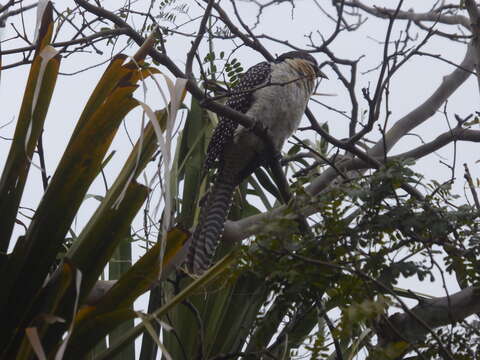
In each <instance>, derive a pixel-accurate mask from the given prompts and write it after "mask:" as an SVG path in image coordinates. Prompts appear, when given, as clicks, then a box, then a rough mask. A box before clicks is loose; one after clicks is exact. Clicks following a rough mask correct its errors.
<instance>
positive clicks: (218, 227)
mask: <svg viewBox="0 0 480 360" xmlns="http://www.w3.org/2000/svg"><path fill="white" fill-rule="evenodd" d="M220 179H222V177H221V176H219V177H218V178H217V181H216V183H215V185H214V186H213V189H212V190H211V192H210V194H209V195H208V198H207V201H206V202H205V204H204V205H203V206H202V210H201V213H200V221H199V223H198V225H197V228H196V229H195V232H194V233H193V235H192V241H191V244H190V248H189V249H188V254H187V267H188V269H189V271H191V272H192V273H194V274H201V273H203V272H204V271H205V270H206V269H208V267H209V266H210V264H211V262H212V259H213V256H214V254H215V250H216V248H217V246H218V244H219V242H220V238H221V237H222V234H223V228H224V225H225V221H226V219H227V216H228V212H229V210H230V206H231V203H232V197H233V192H234V190H235V186H236V185H235V183H234V182H233V181H225V179H222V180H220Z"/></svg>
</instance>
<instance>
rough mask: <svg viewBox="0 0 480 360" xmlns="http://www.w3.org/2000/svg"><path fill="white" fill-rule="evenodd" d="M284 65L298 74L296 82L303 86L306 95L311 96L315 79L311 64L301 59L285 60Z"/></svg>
mask: <svg viewBox="0 0 480 360" xmlns="http://www.w3.org/2000/svg"><path fill="white" fill-rule="evenodd" d="M286 63H287V64H288V65H289V66H290V67H291V68H292V69H293V70H294V71H295V72H296V73H297V74H298V81H299V82H300V83H301V84H302V85H304V86H305V88H306V89H307V91H308V93H309V94H312V93H313V90H314V89H315V83H316V79H317V76H316V73H315V69H314V67H313V66H312V64H311V63H310V62H309V61H306V60H303V59H287V60H286Z"/></svg>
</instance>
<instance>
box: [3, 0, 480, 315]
mask: <svg viewBox="0 0 480 360" xmlns="http://www.w3.org/2000/svg"><path fill="white" fill-rule="evenodd" d="M178 2H179V3H181V1H178ZM264 2H265V1H264ZM317 2H318V3H321V4H325V8H326V9H328V10H329V11H330V12H331V7H330V6H329V5H328V4H329V3H330V2H322V1H320V0H319V1H317ZM224 3H226V1H224ZM365 3H366V4H369V5H372V4H376V5H383V4H386V5H387V6H394V5H395V4H396V3H397V2H396V1H395V2H394V1H386V0H385V1H365ZM431 3H432V2H426V1H422V2H419V1H415V0H407V1H405V2H404V6H403V7H402V9H404V10H407V9H410V8H413V9H415V10H416V11H425V10H427V9H428V8H429V6H431ZM72 4H73V2H72V1H65V2H64V5H62V6H72ZM103 4H104V6H105V7H107V8H110V9H113V8H114V7H115V5H116V4H117V2H116V1H113V0H109V1H104V2H103ZM137 4H138V6H140V7H141V6H142V4H143V2H142V1H140V2H138V3H137ZM190 5H191V11H192V14H195V13H196V12H197V11H198V7H196V6H195V5H194V3H193V2H192V3H191V4H190ZM238 5H239V7H240V12H241V14H242V16H244V17H245V19H246V20H247V21H248V23H249V24H253V23H254V21H255V14H256V11H255V10H256V8H255V6H253V5H252V4H251V3H248V2H246V1H238ZM56 6H57V7H59V6H60V2H57V3H56ZM136 6H137V5H136ZM187 18H188V17H187V16H184V17H182V16H178V19H177V21H178V22H181V20H184V19H185V20H186V19H187ZM11 21H12V19H10V20H9V21H8V23H9V22H11ZM14 21H17V20H14ZM25 23H26V24H27V29H28V31H29V33H30V34H31V37H32V36H33V29H34V25H35V10H33V11H29V12H27V13H26V14H25ZM17 25H18V23H17ZM164 25H168V26H171V24H167V23H165V24H164ZM387 25H388V24H387V21H385V20H378V19H374V18H373V17H371V16H369V17H368V20H367V21H366V22H365V23H364V24H363V25H362V27H361V28H360V29H359V30H358V31H355V32H348V33H344V34H342V35H341V36H340V37H339V38H338V39H336V40H335V41H334V42H333V43H332V46H331V50H332V51H333V52H334V53H335V54H336V56H338V57H341V58H348V59H357V58H360V57H362V56H363V58H362V60H361V61H360V62H359V68H358V73H359V79H358V82H357V87H356V92H357V96H358V98H359V101H360V108H361V109H362V110H364V109H366V108H367V104H366V102H365V101H364V100H362V99H361V89H362V88H363V87H368V86H370V87H371V88H373V86H374V84H375V83H376V82H375V80H376V76H377V75H378V73H377V72H375V71H373V72H369V70H371V69H373V68H375V67H376V66H378V64H379V59H381V54H382V51H383V44H381V43H380V42H382V41H383V39H384V37H385V33H386V30H387ZM196 26H198V22H193V23H192V24H191V26H190V27H187V28H186V30H185V31H187V30H188V31H193V30H194V29H195V28H196ZM404 26H405V22H404V21H398V22H397V23H396V24H395V26H394V29H393V32H394V34H398V32H399V31H401V30H402V29H403V28H404ZM333 28H334V24H333V23H332V22H331V21H329V20H326V19H325V16H323V14H322V13H321V11H319V10H318V8H316V7H315V6H314V1H310V0H299V1H297V2H296V5H295V7H294V8H293V9H292V7H291V6H290V5H289V4H287V3H284V4H281V5H275V6H272V7H271V8H269V9H267V10H265V12H264V13H263V15H262V16H261V18H260V24H259V26H258V27H257V28H256V29H255V30H254V32H255V33H256V34H262V33H264V34H269V35H271V36H274V37H276V38H279V39H282V40H288V41H290V42H291V43H293V44H296V45H298V46H303V45H305V44H306V43H307V40H306V39H305V37H304V35H305V34H308V33H311V32H313V34H314V37H315V38H316V40H317V42H318V43H320V42H321V41H320V37H319V35H318V34H317V33H316V31H317V30H318V31H319V32H320V33H321V34H322V35H323V36H325V37H326V36H328V35H329V34H330V33H331V31H332V29H333ZM442 28H444V29H446V27H442ZM412 29H413V31H412V33H414V32H415V31H416V29H415V28H414V27H413V26H412ZM448 29H450V30H451V28H448ZM12 34H13V30H12V28H11V26H9V25H8V24H7V27H6V29H5V31H4V33H3V39H8V38H9V37H11V36H12ZM422 36H424V33H422V32H419V37H420V38H421V37H422ZM189 42H190V40H185V39H178V38H177V39H175V40H173V39H171V40H169V41H168V42H167V44H166V46H167V50H168V52H169V55H170V56H171V57H172V59H173V60H174V61H175V62H176V63H177V64H178V65H179V66H180V67H182V66H183V64H184V61H185V53H186V51H187V50H188V48H189ZM122 44H124V40H121V41H120V42H119V46H118V47H117V48H116V50H115V51H119V49H121V47H122ZM264 45H265V46H266V47H267V49H268V50H269V51H271V52H272V53H277V54H280V53H282V52H284V51H285V50H288V49H287V48H286V47H285V46H283V45H280V44H277V43H272V42H268V41H265V42H264ZM221 46H225V48H228V47H231V46H232V43H224V44H222V45H221ZM221 46H220V44H219V47H220V48H221ZM12 47H14V43H13V42H9V43H7V44H5V45H3V44H2V49H6V48H12ZM135 49H136V48H135V47H130V48H128V49H127V50H126V51H125V52H126V53H127V54H129V55H132V54H133V53H134V51H135ZM109 50H110V49H107V50H106V51H105V53H104V54H103V55H94V54H91V53H84V54H77V55H74V56H70V57H67V58H64V59H63V60H62V65H61V72H62V75H61V76H59V78H58V81H57V86H56V89H55V92H54V97H53V101H52V106H51V109H50V110H49V113H48V116H47V120H46V126H45V132H44V147H45V153H46V156H47V157H46V161H47V170H48V172H49V174H50V175H51V174H52V173H53V171H54V168H55V165H56V164H57V163H58V161H59V159H60V157H61V156H62V153H63V149H64V148H65V146H66V144H67V142H68V140H69V136H70V134H71V133H72V131H73V128H74V126H75V122H76V120H77V119H78V116H79V114H80V112H81V110H82V108H83V106H84V104H85V102H86V100H87V97H88V95H89V94H90V92H91V90H93V88H94V86H95V84H96V81H97V80H98V79H99V77H100V75H101V73H102V72H103V70H104V69H105V67H106V64H103V65H101V66H97V67H93V68H91V69H89V70H88V71H84V72H81V73H79V74H76V75H72V73H75V72H78V71H80V70H82V69H85V68H86V67H87V66H92V65H95V64H98V63H100V62H102V61H105V60H107V59H108V58H109V55H110V53H109ZM200 50H201V51H202V52H203V53H205V52H206V47H205V46H202V47H201V48H200ZM424 51H425V52H430V53H432V54H441V55H442V56H444V57H445V58H447V59H448V60H449V61H451V62H453V63H459V62H460V61H461V59H462V58H463V56H464V53H465V45H463V44H457V43H453V42H451V41H447V40H445V39H434V40H433V41H431V42H430V43H429V44H428V45H427V46H426V47H425V49H424ZM315 56H316V58H317V61H318V62H319V63H321V62H323V61H325V60H327V59H326V56H325V55H323V54H317V55H315ZM237 57H238V58H239V59H240V61H241V62H242V64H243V65H244V68H247V67H249V66H251V65H254V64H255V63H257V62H259V61H262V60H263V59H261V58H260V57H259V55H258V54H255V53H253V52H252V51H251V50H250V49H244V48H242V49H240V50H239V51H238V56H237ZM15 59H16V58H15V57H13V56H4V57H3V59H2V63H3V64H5V65H6V64H9V63H11V62H13V61H15ZM160 69H161V70H162V71H165V69H162V68H160ZM27 71H28V66H22V67H17V68H14V69H11V70H7V71H2V75H1V83H0V105H1V109H2V116H1V117H0V136H1V137H2V138H0V168H2V167H3V164H4V162H5V159H6V155H7V153H8V147H9V142H8V141H7V140H4V139H3V138H4V137H5V138H8V137H11V136H12V134H13V131H14V124H15V120H16V117H17V116H18V109H19V107H20V101H21V98H22V94H23V91H24V86H25V82H26V77H27V74H28V72H27ZM451 71H453V67H452V66H451V65H449V64H446V63H444V62H441V61H439V60H436V59H432V58H429V57H418V56H417V57H415V58H414V59H413V60H412V61H411V62H409V63H408V64H407V65H405V66H404V67H403V68H402V69H401V70H400V71H399V72H398V73H397V74H396V75H395V76H394V78H393V79H392V82H391V88H390V93H391V96H390V108H391V111H392V114H391V118H390V124H393V123H394V122H395V121H396V120H398V119H400V118H401V117H402V116H403V115H405V114H407V113H408V112H410V111H411V110H412V109H414V108H415V107H417V106H418V105H419V104H420V103H421V102H423V101H424V100H425V99H426V98H427V97H428V96H430V95H431V94H432V92H433V90H434V89H435V88H436V87H437V86H438V85H439V84H440V82H441V81H442V78H443V76H445V75H447V74H448V73H449V72H451ZM325 72H326V73H327V75H328V76H329V78H330V79H329V80H328V81H323V82H322V83H321V86H320V88H319V89H318V91H319V92H321V93H327V94H329V96H319V97H317V98H318V99H319V100H320V101H322V102H324V103H326V104H328V105H329V106H333V107H337V108H340V109H343V110H346V111H349V110H350V108H349V101H348V96H347V94H346V92H345V90H344V89H343V88H342V87H341V86H340V84H339V81H338V80H337V79H336V78H335V74H334V73H333V72H332V71H331V70H329V69H328V68H327V69H326V70H325ZM167 73H168V72H167ZM147 88H148V90H147V95H146V100H147V103H148V104H149V105H151V106H152V107H153V108H161V107H163V101H162V99H161V96H160V95H159V94H158V91H157V90H155V86H154V85H153V83H151V82H150V83H147ZM142 91H143V90H142V89H140V90H139V91H137V94H136V96H137V97H138V98H142V97H143V93H142ZM187 103H188V99H187ZM478 104H479V89H478V85H477V83H476V81H475V80H474V79H473V77H471V78H470V79H469V80H468V81H467V82H466V83H465V84H464V85H463V86H462V87H461V88H460V89H459V90H458V91H457V92H456V93H455V94H454V95H453V96H452V97H451V98H450V99H449V101H448V108H447V113H448V115H449V118H450V121H451V124H452V126H454V125H455V120H454V115H455V114H457V115H459V116H460V117H465V116H467V115H468V114H470V113H472V112H473V111H475V110H478ZM310 106H311V107H312V109H313V110H314V113H315V114H316V116H317V119H319V121H320V122H328V124H329V127H330V131H331V134H332V135H333V136H335V137H336V138H339V139H341V138H345V137H347V136H348V121H347V120H346V119H345V118H344V117H342V116H340V115H338V114H336V113H335V112H332V111H329V110H328V109H326V108H324V107H321V106H319V105H317V104H313V103H311V104H310ZM182 116H183V117H184V116H185V112H182V113H181V114H180V116H179V118H178V120H177V121H182ZM9 122H11V123H10V124H9V125H6V124H7V123H9ZM140 124H141V113H140V111H138V110H137V111H134V112H132V113H131V114H129V115H128V116H127V118H126V119H125V122H124V126H123V127H122V129H121V130H120V131H119V134H118V136H117V138H116V139H115V141H114V143H113V144H112V147H111V150H115V151H116V154H115V157H114V159H113V161H111V162H110V163H109V164H108V167H107V169H106V173H107V179H108V181H109V184H111V183H112V182H113V180H114V179H115V174H116V173H117V172H118V171H119V169H120V166H121V164H122V161H123V159H125V158H126V156H128V154H129V152H130V149H131V144H130V142H129V140H128V136H127V135H126V131H125V129H128V132H129V134H130V136H132V137H133V138H134V139H136V136H137V135H138V133H139V129H140ZM305 124H306V123H305ZM447 130H448V124H447V121H446V120H445V117H444V115H443V114H441V113H438V114H435V115H434V116H433V117H432V118H431V119H430V120H429V121H427V122H426V123H425V124H424V125H422V126H420V127H418V128H416V129H415V131H414V133H415V134H416V135H417V136H409V137H405V138H404V139H402V140H401V141H400V142H399V143H398V144H397V145H396V146H395V148H394V149H393V150H392V153H391V154H398V153H402V152H404V151H406V150H408V149H411V148H412V147H414V146H418V145H420V144H421V141H420V138H421V139H423V141H425V142H428V141H430V140H433V139H434V138H435V137H436V136H438V135H439V134H441V133H443V132H445V131H447ZM379 136H380V135H379V133H378V131H375V132H374V134H373V135H372V136H369V138H370V139H371V140H378V139H379ZM312 140H313V139H312ZM474 146H476V145H475V144H468V143H458V144H457V149H456V152H457V154H458V155H457V156H458V158H457V161H456V174H455V175H456V178H457V179H458V180H457V181H456V183H455V186H454V189H455V191H456V192H457V193H459V194H460V195H463V187H464V181H463V163H467V164H468V165H469V166H470V171H471V173H472V176H473V178H474V179H476V178H478V176H479V174H480V171H479V169H478V164H477V161H478V155H477V154H478V151H475V150H476V148H474ZM440 160H441V161H443V162H445V163H448V164H452V163H453V145H449V146H447V147H445V148H444V149H442V150H440V151H438V152H437V153H435V154H432V155H430V156H428V157H426V158H424V159H422V160H420V161H418V163H417V164H416V166H415V169H417V170H418V171H420V172H421V173H423V174H424V175H425V176H426V177H427V178H428V179H435V180H437V181H440V182H443V181H445V180H447V179H448V178H449V177H450V176H451V171H450V169H449V168H448V167H447V166H445V165H442V164H441V162H440ZM34 161H35V162H38V159H37V158H35V159H34ZM154 171H155V170H154V169H149V170H148V173H147V178H150V177H151V176H153V174H154ZM26 189H27V190H26V192H25V195H24V197H23V199H22V205H23V206H26V207H30V208H34V207H35V206H36V204H37V203H38V201H39V200H40V198H41V195H42V193H43V189H42V185H41V179H40V173H39V171H38V170H37V169H36V168H33V167H32V168H31V170H30V178H29V180H28V182H27V187H26ZM104 191H105V190H104V186H103V183H102V181H100V180H98V181H96V182H95V183H94V184H93V185H92V187H91V189H90V190H89V193H90V194H100V195H103V194H104ZM97 205H98V202H97V201H96V200H95V199H93V198H92V199H88V200H86V201H85V203H84V204H83V205H82V208H81V211H80V215H79V217H78V218H77V219H76V223H75V224H74V229H75V230H76V232H77V233H78V231H79V230H81V228H82V226H83V225H84V224H85V222H86V221H87V220H88V218H89V215H90V214H91V213H92V212H93V211H94V209H95V208H96V206H97ZM25 211H26V212H27V213H28V210H25ZM137 221H140V222H138V223H137V224H136V225H135V226H136V227H137V228H138V227H140V226H141V220H140V219H137ZM22 232H23V230H22V228H16V234H17V235H19V234H21V233H22ZM140 254H141V253H140V252H139V251H137V252H136V256H137V257H138V256H140ZM404 284H405V286H408V287H411V288H415V287H417V286H419V284H418V283H416V282H415V280H414V279H409V281H407V282H405V283H404ZM456 290H458V286H456V284H455V283H454V281H451V280H450V281H449V291H451V292H454V291H456ZM422 292H424V293H428V294H430V295H436V296H445V291H444V290H443V289H442V286H441V284H439V283H435V284H431V286H428V284H427V283H425V284H422ZM142 304H146V302H145V301H144V299H143V300H142V301H140V302H139V303H138V304H137V306H139V307H140V308H141V307H142ZM145 307H146V306H145Z"/></svg>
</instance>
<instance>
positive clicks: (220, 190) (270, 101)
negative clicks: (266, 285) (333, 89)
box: [186, 51, 326, 274]
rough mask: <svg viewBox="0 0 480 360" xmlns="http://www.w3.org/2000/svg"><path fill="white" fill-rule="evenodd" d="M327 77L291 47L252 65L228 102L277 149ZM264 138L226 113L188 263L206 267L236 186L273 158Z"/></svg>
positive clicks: (211, 152)
mask: <svg viewBox="0 0 480 360" xmlns="http://www.w3.org/2000/svg"><path fill="white" fill-rule="evenodd" d="M319 77H320V78H326V76H325V75H324V74H323V73H322V72H321V71H320V69H319V68H318V64H317V62H316V60H315V58H314V57H313V56H311V55H310V54H309V53H307V52H304V51H291V52H287V53H285V54H282V55H280V56H279V57H278V58H277V59H276V60H275V61H273V62H266V61H265V62H261V63H259V64H257V65H254V66H252V67H251V68H250V69H248V70H247V72H246V73H245V74H244V75H243V76H242V77H241V79H240V81H239V82H238V84H237V85H236V86H235V87H234V88H232V89H231V91H230V95H229V98H228V101H227V106H230V107H231V108H233V109H234V110H237V111H239V112H242V113H245V114H246V115H248V116H250V117H251V118H253V119H254V120H255V121H258V122H260V123H261V124H262V125H263V128H264V129H267V132H268V134H269V137H270V138H271V140H272V142H273V146H274V147H275V149H274V150H276V151H280V150H281V148H282V146H283V143H284V142H285V140H286V139H287V138H288V137H289V136H290V135H291V134H292V133H293V132H294V131H295V130H296V129H297V127H298V125H299V123H300V120H301V118H302V115H303V113H304V111H305V107H306V106H307V102H308V99H309V98H310V96H311V95H312V93H313V91H314V89H315V87H316V86H315V85H316V81H317V78H319ZM268 156H269V155H268V154H267V149H266V144H265V142H264V141H263V140H262V139H261V138H260V137H258V136H257V135H255V134H254V133H253V132H252V131H251V129H247V128H245V127H243V126H241V125H237V123H236V122H235V121H234V120H231V119H228V118H225V117H223V118H221V119H220V122H219V124H218V126H217V127H216V129H215V131H214V133H213V136H212V139H211V140H210V143H209V145H208V149H207V156H206V161H205V168H206V170H208V169H210V168H213V167H214V166H217V167H218V169H217V174H216V178H215V183H214V185H213V188H212V189H211V191H210V192H209V194H208V195H207V199H206V201H205V202H204V203H203V205H202V209H201V212H200V220H199V223H198V225H197V227H196V229H195V231H194V233H193V235H192V240H191V242H190V248H189V250H188V253H187V260H186V263H187V267H188V269H189V271H190V272H192V273H194V274H201V273H202V272H204V271H205V270H206V269H207V268H208V267H209V266H210V263H211V261H212V258H213V255H214V253H215V249H216V247H217V245H218V243H219V241H220V238H221V236H222V233H223V228H224V224H225V221H226V218H227V216H228V212H229V210H230V206H231V202H232V197H233V193H234V190H235V187H236V186H237V185H239V184H240V183H241V182H242V181H243V179H245V178H246V177H247V176H249V175H250V174H251V173H252V172H253V171H254V170H255V169H256V168H257V167H258V166H260V165H262V164H263V163H264V162H265V161H266V160H267V159H268Z"/></svg>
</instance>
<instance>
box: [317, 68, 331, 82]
mask: <svg viewBox="0 0 480 360" xmlns="http://www.w3.org/2000/svg"><path fill="white" fill-rule="evenodd" d="M316 72H317V77H319V78H321V79H327V80H328V76H327V75H325V73H323V72H322V71H321V70H320V69H319V68H317V69H316Z"/></svg>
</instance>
